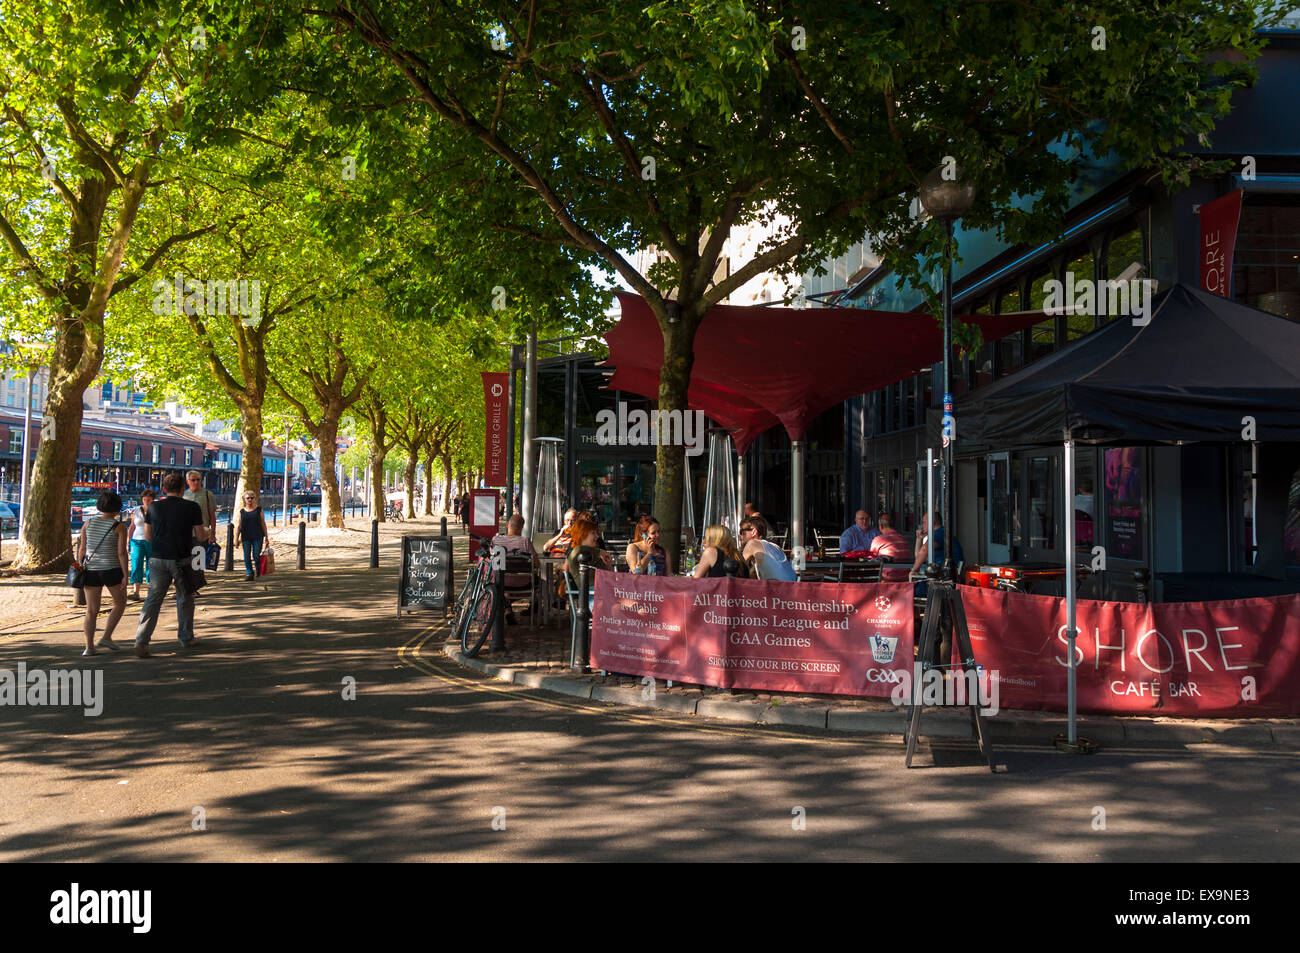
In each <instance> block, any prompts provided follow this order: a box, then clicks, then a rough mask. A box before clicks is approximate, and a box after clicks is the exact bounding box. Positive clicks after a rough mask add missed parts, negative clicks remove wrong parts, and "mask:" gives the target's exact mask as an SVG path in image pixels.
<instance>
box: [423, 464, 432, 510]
mask: <svg viewBox="0 0 1300 953" xmlns="http://www.w3.org/2000/svg"><path fill="white" fill-rule="evenodd" d="M433 461H434V456H433V453H432V452H430V454H429V455H428V456H427V457H425V458H424V515H425V516H432V515H433Z"/></svg>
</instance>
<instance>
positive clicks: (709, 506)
mask: <svg viewBox="0 0 1300 953" xmlns="http://www.w3.org/2000/svg"><path fill="white" fill-rule="evenodd" d="M736 517H737V508H736V467H735V465H734V464H733V462H732V458H731V431H730V430H727V429H725V428H722V427H711V428H709V482H708V484H707V485H706V487H705V490H704V526H705V527H706V528H707V527H709V526H713V525H715V524H716V525H719V526H725V527H727V529H729V530H731V535H732V536H735V535H736V534H737V532H738V531H739V530H740V521H739V520H738V519H737V518H736Z"/></svg>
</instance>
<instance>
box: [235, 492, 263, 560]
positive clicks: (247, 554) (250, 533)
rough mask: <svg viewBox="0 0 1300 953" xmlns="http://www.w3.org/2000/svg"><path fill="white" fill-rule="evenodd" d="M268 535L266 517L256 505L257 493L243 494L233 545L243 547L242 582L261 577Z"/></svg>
mask: <svg viewBox="0 0 1300 953" xmlns="http://www.w3.org/2000/svg"><path fill="white" fill-rule="evenodd" d="M269 535H270V534H269V533H268V532H267V531H266V516H265V515H263V513H262V508H261V507H260V506H258V505H257V493H256V492H255V491H253V490H248V491H247V492H245V493H244V508H243V509H241V510H240V511H239V528H238V529H236V530H235V545H236V546H239V545H240V544H241V543H242V544H243V547H244V581H245V582H251V581H252V580H254V579H256V578H257V577H258V576H259V575H261V571H260V568H259V566H260V561H261V558H262V546H263V545H265V543H266V539H267V537H268V536H269Z"/></svg>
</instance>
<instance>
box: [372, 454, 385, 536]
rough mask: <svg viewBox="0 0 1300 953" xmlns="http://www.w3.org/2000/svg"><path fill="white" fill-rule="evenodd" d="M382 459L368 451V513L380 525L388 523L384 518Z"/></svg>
mask: <svg viewBox="0 0 1300 953" xmlns="http://www.w3.org/2000/svg"><path fill="white" fill-rule="evenodd" d="M385 475H386V474H385V473H384V458H383V457H381V456H379V454H378V453H376V452H375V451H374V450H371V451H370V512H371V513H373V514H374V516H373V517H372V519H377V520H379V522H381V523H386V522H388V520H387V519H385V517H384V503H385V502H386V499H385V497H384V477H385Z"/></svg>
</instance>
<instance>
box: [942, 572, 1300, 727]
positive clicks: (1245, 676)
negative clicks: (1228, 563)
mask: <svg viewBox="0 0 1300 953" xmlns="http://www.w3.org/2000/svg"><path fill="white" fill-rule="evenodd" d="M961 592H962V602H963V604H964V605H965V607H966V618H967V620H968V622H969V624H970V633H971V643H972V647H973V648H974V651H975V659H976V661H977V662H978V663H979V664H980V665H981V666H983V668H984V670H985V671H987V672H990V673H996V676H995V677H996V678H997V680H998V685H999V693H1000V704H1001V706H1002V707H1003V708H1022V709H1042V710H1046V711H1065V710H1066V677H1067V676H1066V673H1067V662H1068V655H1067V652H1068V649H1067V643H1066V635H1065V628H1066V621H1065V620H1066V614H1065V600H1064V599H1062V598H1059V597H1056V596H1033V595H1026V594H1023V593H1016V592H1002V591H999V590H996V589H977V588H972V587H968V586H963V587H962V588H961ZM1075 624H1076V627H1077V629H1078V637H1077V639H1076V641H1075V665H1076V679H1077V689H1078V710H1079V711H1081V712H1094V713H1099V714H1122V713H1130V714H1146V715H1172V716H1180V717H1181V716H1198V715H1218V716H1231V717H1237V718H1246V717H1261V716H1282V715H1295V714H1300V594H1296V595H1289V596H1273V597H1269V598H1261V599H1231V600H1225V601H1222V602H1169V603H1156V604H1152V605H1138V604H1136V603H1128V602H1094V601H1091V600H1086V599H1080V600H1079V603H1078V609H1077V614H1076V623H1075Z"/></svg>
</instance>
